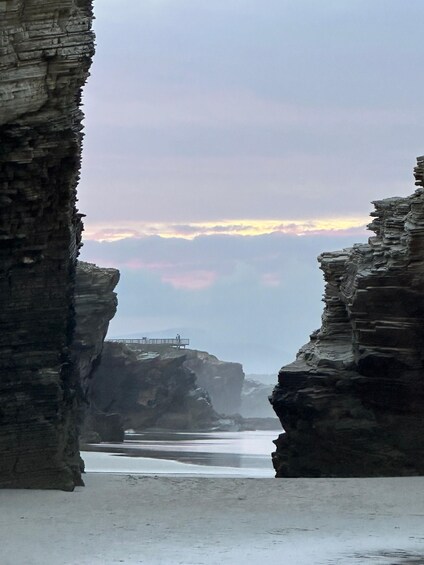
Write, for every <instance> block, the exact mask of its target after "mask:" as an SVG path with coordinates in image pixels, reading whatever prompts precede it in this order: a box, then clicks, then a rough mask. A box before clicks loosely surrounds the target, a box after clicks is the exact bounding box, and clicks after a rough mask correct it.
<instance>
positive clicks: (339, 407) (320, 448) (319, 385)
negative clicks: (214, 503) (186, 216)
mask: <svg viewBox="0 0 424 565" xmlns="http://www.w3.org/2000/svg"><path fill="white" fill-rule="evenodd" d="M415 177H416V184H417V185H418V186H419V188H418V189H417V190H416V192H415V194H413V195H411V196H409V197H407V198H388V199H386V200H381V201H377V202H374V205H375V211H374V212H373V213H372V214H371V216H372V217H373V218H374V219H373V221H372V223H371V224H370V226H369V228H370V229H371V230H372V231H374V232H375V236H373V237H370V238H369V242H368V244H364V245H359V244H358V245H354V246H353V247H352V248H351V249H344V250H342V251H337V252H333V253H323V254H322V255H321V256H320V257H319V261H320V264H321V269H322V270H323V272H324V277H325V280H326V290H325V296H324V301H325V309H324V314H323V317H322V327H321V329H320V330H319V331H318V332H315V333H314V334H312V336H311V341H310V342H309V343H308V344H307V345H306V346H304V347H303V348H302V349H301V350H300V351H299V353H298V356H297V359H296V361H295V362H294V363H292V364H291V365H288V366H286V367H283V368H282V369H281V371H280V374H279V379H278V382H279V384H278V385H277V387H276V388H275V389H274V392H273V395H272V399H271V402H272V405H273V407H274V410H275V412H276V413H277V415H278V416H279V418H280V421H281V423H282V425H283V427H284V429H285V431H286V433H285V434H282V435H280V437H279V439H278V440H277V442H276V445H277V451H276V453H275V454H273V462H274V466H275V469H276V472H277V476H279V477H298V476H346V477H347V476H382V475H418V474H422V473H423V472H424V418H423V413H424V370H423V369H424V367H423V359H424V355H423V351H424V324H423V318H424V190H423V186H424V185H423V180H424V157H420V158H419V159H418V166H417V168H416V169H415Z"/></svg>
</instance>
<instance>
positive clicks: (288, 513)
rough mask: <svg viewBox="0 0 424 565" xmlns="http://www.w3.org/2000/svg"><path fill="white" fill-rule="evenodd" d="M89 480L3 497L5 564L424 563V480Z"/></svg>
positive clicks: (0, 518)
mask: <svg viewBox="0 0 424 565" xmlns="http://www.w3.org/2000/svg"><path fill="white" fill-rule="evenodd" d="M85 480H86V487H85V488H78V489H76V490H75V492H73V493H65V492H57V491H17V490H3V491H1V492H0V507H1V515H0V537H1V558H0V563H1V564H2V565H33V564H34V565H38V564H40V565H41V564H43V565H61V564H67V565H68V564H75V565H76V564H78V565H83V564H84V565H89V564H90V565H96V564H99V565H100V564H107V565H109V564H113V563H125V564H136V563H143V564H147V565H159V564H162V565H174V564H175V565H177V564H181V565H212V564H213V565H219V564H233V565H234V564H235V565H238V564H243V565H250V564H252V565H256V564H261V563H263V562H264V563H266V565H274V564H275V565H277V564H278V565H281V564H284V565H324V564H325V565H336V564H343V565H354V564H358V565H359V564H362V563H366V564H368V565H395V564H399V565H401V564H404V563H405V564H406V563H411V564H412V563H414V564H416V565H418V564H423V563H424V477H412V478H384V479H287V480H283V479H281V480H276V479H267V478H266V479H245V478H204V477H200V478H193V477H191V478H187V477H177V476H160V477H159V476H140V475H118V474H110V473H109V474H106V473H105V474H103V473H89V474H87V475H86V477H85Z"/></svg>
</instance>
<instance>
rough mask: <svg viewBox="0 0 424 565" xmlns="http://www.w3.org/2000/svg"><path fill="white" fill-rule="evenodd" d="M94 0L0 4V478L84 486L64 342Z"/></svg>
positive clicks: (17, 483)
mask: <svg viewBox="0 0 424 565" xmlns="http://www.w3.org/2000/svg"><path fill="white" fill-rule="evenodd" d="M91 22H92V7H91V0H57V1H54V0H50V1H49V2H40V1H39V0H8V1H7V2H5V1H3V2H0V34H1V58H0V486H6V487H31V488H62V489H69V490H70V489H72V488H73V487H74V486H75V485H77V484H81V478H80V468H79V465H78V463H76V461H78V441H77V429H76V424H75V414H76V412H77V411H78V406H79V402H80V394H79V381H78V373H77V371H76V370H75V367H74V365H73V363H72V361H71V356H70V349H69V346H70V344H71V341H72V337H73V329H74V279H75V266H76V256H77V252H78V246H79V239H80V236H79V231H80V220H79V216H78V214H77V213H76V209H75V190H76V185H77V182H78V175H79V168H80V153H81V138H82V136H81V129H82V126H81V120H82V113H81V111H80V109H79V106H80V98H81V87H82V85H83V84H84V83H85V81H86V79H87V76H88V70H89V66H90V63H91V58H92V55H93V50H94V48H93V34H92V32H91Z"/></svg>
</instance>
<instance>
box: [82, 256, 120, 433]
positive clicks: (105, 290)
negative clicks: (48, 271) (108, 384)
mask: <svg viewBox="0 0 424 565" xmlns="http://www.w3.org/2000/svg"><path fill="white" fill-rule="evenodd" d="M118 281H119V271H118V270H117V269H105V268H102V267H97V265H93V264H91V263H85V262H83V261H78V265H77V276H76V286H75V314H76V325H75V331H74V339H73V342H72V362H73V364H74V367H75V368H76V369H77V371H78V373H79V378H80V385H81V392H82V397H83V403H82V405H81V411H80V414H79V415H77V426H78V427H79V428H80V429H82V430H83V431H84V430H86V429H87V426H84V420H85V419H86V417H87V418H89V412H90V410H89V405H90V392H91V384H92V383H91V379H92V376H93V372H94V370H95V369H96V368H97V366H98V364H99V363H100V357H101V354H102V349H103V342H104V339H105V337H106V333H107V330H108V327H109V322H110V320H111V319H112V318H113V316H114V315H115V313H116V308H117V305H118V300H117V296H116V293H115V292H114V289H115V287H116V285H117V284H118ZM83 433H84V432H83Z"/></svg>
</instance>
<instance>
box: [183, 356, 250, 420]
mask: <svg viewBox="0 0 424 565" xmlns="http://www.w3.org/2000/svg"><path fill="white" fill-rule="evenodd" d="M185 354H186V361H185V366H186V367H187V368H188V369H190V370H191V371H193V372H194V373H195V375H196V378H197V384H198V385H199V386H200V387H201V388H204V389H205V390H206V391H207V392H208V394H209V396H210V397H211V400H212V405H213V407H214V408H215V410H216V411H217V412H219V414H236V413H238V412H239V410H240V406H241V392H242V389H243V382H244V372H243V367H242V365H241V364H240V363H233V362H229V361H221V359H218V358H217V357H215V355H211V354H210V353H206V352H205V351H197V350H195V349H188V350H186V352H185Z"/></svg>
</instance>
